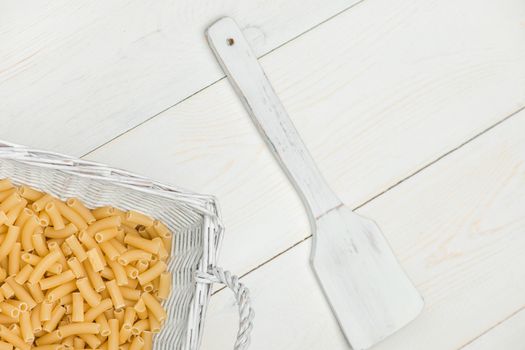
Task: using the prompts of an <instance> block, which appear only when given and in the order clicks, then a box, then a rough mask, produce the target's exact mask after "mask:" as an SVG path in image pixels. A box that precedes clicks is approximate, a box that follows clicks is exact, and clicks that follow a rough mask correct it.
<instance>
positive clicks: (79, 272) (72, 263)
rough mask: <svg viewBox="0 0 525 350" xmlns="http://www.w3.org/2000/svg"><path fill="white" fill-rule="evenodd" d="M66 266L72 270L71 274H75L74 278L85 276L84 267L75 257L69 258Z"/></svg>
mask: <svg viewBox="0 0 525 350" xmlns="http://www.w3.org/2000/svg"><path fill="white" fill-rule="evenodd" d="M67 266H68V267H69V268H70V269H71V271H73V274H74V275H75V278H82V277H86V271H85V270H84V267H83V266H82V264H81V263H80V262H79V261H78V259H77V258H75V257H73V258H69V259H68V260H67Z"/></svg>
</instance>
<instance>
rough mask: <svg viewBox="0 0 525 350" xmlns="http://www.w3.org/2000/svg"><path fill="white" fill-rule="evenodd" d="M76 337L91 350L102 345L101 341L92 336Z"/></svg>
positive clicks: (82, 335) (81, 335) (80, 335)
mask: <svg viewBox="0 0 525 350" xmlns="http://www.w3.org/2000/svg"><path fill="white" fill-rule="evenodd" d="M78 336H79V337H80V338H82V339H83V340H84V341H85V342H86V343H87V344H88V345H89V347H90V348H92V349H97V348H98V347H99V345H100V344H102V341H101V340H100V339H98V338H97V337H96V336H95V335H94V334H79V335H78Z"/></svg>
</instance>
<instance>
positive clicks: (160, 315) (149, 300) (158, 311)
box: [141, 292, 167, 322]
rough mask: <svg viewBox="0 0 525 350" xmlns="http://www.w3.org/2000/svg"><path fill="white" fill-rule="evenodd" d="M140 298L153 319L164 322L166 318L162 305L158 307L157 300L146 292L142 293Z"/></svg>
mask: <svg viewBox="0 0 525 350" xmlns="http://www.w3.org/2000/svg"><path fill="white" fill-rule="evenodd" d="M141 298H142V300H144V304H146V307H147V308H148V310H149V311H151V313H152V314H153V315H154V316H155V318H156V319H157V320H158V321H159V322H164V320H165V319H166V317H167V315H166V311H165V310H164V308H163V307H162V305H160V303H159V302H158V301H157V299H155V297H153V296H152V295H151V294H149V293H147V292H145V293H142V296H141Z"/></svg>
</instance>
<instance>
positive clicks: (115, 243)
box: [110, 238, 128, 254]
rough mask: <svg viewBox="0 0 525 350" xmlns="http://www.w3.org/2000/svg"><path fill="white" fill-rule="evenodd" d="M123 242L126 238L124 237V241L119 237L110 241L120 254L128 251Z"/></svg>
mask: <svg viewBox="0 0 525 350" xmlns="http://www.w3.org/2000/svg"><path fill="white" fill-rule="evenodd" d="M122 242H124V238H122V241H118V240H117V239H113V240H111V241H110V243H111V245H112V246H113V247H115V249H116V250H117V251H118V253H119V254H124V253H125V252H127V251H128V249H127V248H126V246H124V244H122Z"/></svg>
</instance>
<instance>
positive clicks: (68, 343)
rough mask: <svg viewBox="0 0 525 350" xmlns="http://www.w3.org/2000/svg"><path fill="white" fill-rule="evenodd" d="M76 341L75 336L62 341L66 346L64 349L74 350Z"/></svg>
mask: <svg viewBox="0 0 525 350" xmlns="http://www.w3.org/2000/svg"><path fill="white" fill-rule="evenodd" d="M74 340H75V336H74V335H70V336H69V337H66V338H63V339H62V345H63V346H64V349H68V350H73V349H74Z"/></svg>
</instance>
